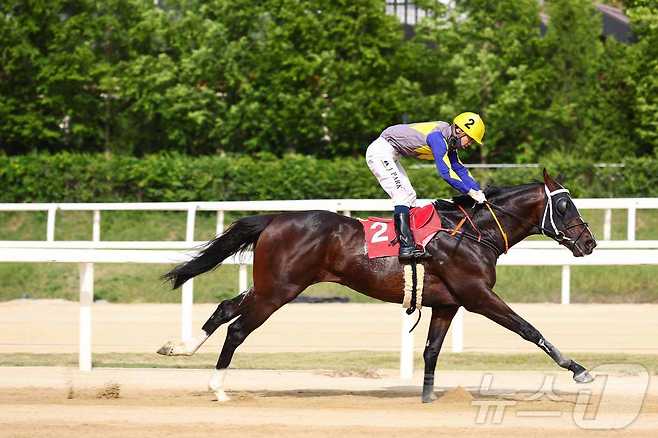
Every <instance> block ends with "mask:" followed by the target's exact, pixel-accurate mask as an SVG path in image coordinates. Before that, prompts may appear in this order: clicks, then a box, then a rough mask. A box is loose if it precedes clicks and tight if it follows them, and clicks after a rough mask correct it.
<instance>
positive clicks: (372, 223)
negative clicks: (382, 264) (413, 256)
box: [359, 204, 441, 259]
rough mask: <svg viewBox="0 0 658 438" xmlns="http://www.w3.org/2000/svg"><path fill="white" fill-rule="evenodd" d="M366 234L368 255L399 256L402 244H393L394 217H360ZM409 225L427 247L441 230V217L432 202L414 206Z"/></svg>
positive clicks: (421, 243) (419, 241) (423, 245)
mask: <svg viewBox="0 0 658 438" xmlns="http://www.w3.org/2000/svg"><path fill="white" fill-rule="evenodd" d="M359 220H360V221H361V225H363V231H364V232H365V235H366V252H367V253H368V257H369V258H371V259H373V258H376V257H388V256H397V255H398V252H399V250H400V244H399V243H397V242H396V243H395V245H393V244H391V241H393V240H394V239H395V224H394V223H393V219H385V218H379V217H369V218H368V219H359ZM409 225H410V226H411V232H412V233H413V235H414V239H415V240H416V244H418V245H421V246H422V247H423V248H425V245H427V243H428V242H429V241H430V240H432V237H434V235H435V234H436V233H437V232H439V230H441V217H440V216H439V214H438V213H437V212H436V210H435V209H434V206H433V205H432V204H428V205H425V206H423V207H414V208H412V209H411V211H410V214H409Z"/></svg>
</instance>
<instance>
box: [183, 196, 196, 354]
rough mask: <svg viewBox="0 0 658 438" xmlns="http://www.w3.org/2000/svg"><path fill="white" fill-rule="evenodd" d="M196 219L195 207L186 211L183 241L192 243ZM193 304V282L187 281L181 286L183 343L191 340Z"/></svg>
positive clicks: (191, 280)
mask: <svg viewBox="0 0 658 438" xmlns="http://www.w3.org/2000/svg"><path fill="white" fill-rule="evenodd" d="M195 218H196V205H192V206H190V207H189V208H188V209H187V228H186V230H185V241H186V242H194V222H195ZM193 304H194V280H193V279H189V280H187V281H186V282H185V284H183V288H182V292H181V327H180V336H181V340H182V341H183V342H186V341H189V340H190V339H191V338H192V305H193Z"/></svg>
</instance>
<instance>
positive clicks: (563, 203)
mask: <svg viewBox="0 0 658 438" xmlns="http://www.w3.org/2000/svg"><path fill="white" fill-rule="evenodd" d="M568 205H569V200H568V199H567V198H562V199H560V200H558V201H557V202H556V203H555V208H556V209H557V211H558V213H560V214H564V213H566V212H567V206H568Z"/></svg>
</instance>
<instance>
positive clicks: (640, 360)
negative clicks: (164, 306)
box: [0, 351, 658, 375]
mask: <svg viewBox="0 0 658 438" xmlns="http://www.w3.org/2000/svg"><path fill="white" fill-rule="evenodd" d="M570 356H571V357H573V358H574V359H575V360H577V361H578V362H579V363H581V364H582V365H583V366H585V367H586V368H588V369H589V368H593V367H596V366H599V365H604V364H641V365H643V366H645V367H646V368H647V369H648V370H649V372H650V373H651V374H654V375H655V374H658V355H650V354H622V353H570ZM216 361H217V355H216V354H213V353H200V354H196V355H194V356H192V357H182V356H178V357H165V356H160V355H158V354H155V353H148V354H146V353H98V354H94V356H93V366H94V367H99V368H103V367H110V368H213V366H214V364H215V362H216ZM77 364H78V356H77V354H32V353H9V354H4V355H2V356H0V366H67V367H77ZM399 365H400V356H399V353H397V352H388V351H383V352H382V351H345V352H311V353H239V354H237V355H236V356H235V358H234V359H233V362H232V364H231V367H232V368H240V369H274V370H317V369H323V370H332V371H337V372H350V371H356V372H365V371H367V370H372V369H373V368H375V369H397V368H398V367H399ZM415 366H416V367H417V368H422V366H423V358H422V355H421V354H420V353H418V354H416V357H415ZM437 368H438V369H439V370H512V371H513V370H519V371H521V370H538V371H544V370H546V371H551V370H552V371H555V370H558V369H559V368H558V367H557V365H555V363H553V361H552V360H551V359H550V358H549V357H547V356H546V355H545V354H543V353H523V354H490V353H448V352H446V353H442V354H441V355H440V356H439V362H438V365H437Z"/></svg>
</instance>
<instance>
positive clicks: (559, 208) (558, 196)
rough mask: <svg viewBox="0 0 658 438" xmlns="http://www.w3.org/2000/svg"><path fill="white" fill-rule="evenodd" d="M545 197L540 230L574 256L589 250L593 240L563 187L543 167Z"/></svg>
mask: <svg viewBox="0 0 658 438" xmlns="http://www.w3.org/2000/svg"><path fill="white" fill-rule="evenodd" d="M544 190H545V192H546V200H545V207H544V213H543V215H542V218H541V222H540V227H541V229H542V233H543V234H545V235H547V236H548V237H550V238H552V239H553V240H555V241H556V242H558V243H559V244H560V245H564V246H566V247H567V248H569V249H570V250H571V252H572V253H573V255H574V256H576V257H582V256H585V255H588V254H591V253H592V251H593V250H594V248H595V247H596V240H595V239H594V236H593V235H592V232H591V231H590V229H589V227H588V226H587V223H586V222H584V221H583V219H582V218H581V216H580V212H579V211H578V209H577V208H576V205H575V204H574V203H573V200H572V199H571V194H570V193H569V191H568V190H567V189H565V188H564V187H562V185H560V184H559V183H558V182H557V181H555V180H554V179H553V178H551V176H550V175H549V174H548V172H547V171H546V169H544Z"/></svg>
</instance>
